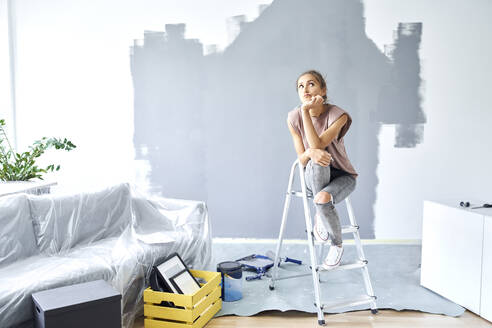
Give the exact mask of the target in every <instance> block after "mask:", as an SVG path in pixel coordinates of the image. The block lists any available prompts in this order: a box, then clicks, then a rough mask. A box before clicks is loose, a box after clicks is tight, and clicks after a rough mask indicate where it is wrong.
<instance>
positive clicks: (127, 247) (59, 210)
mask: <svg viewBox="0 0 492 328" xmlns="http://www.w3.org/2000/svg"><path fill="white" fill-rule="evenodd" d="M173 252H177V253H178V254H180V256H181V257H182V258H183V260H184V261H185V262H186V264H187V265H189V266H190V267H192V268H197V269H202V268H205V267H206V266H207V265H208V264H209V262H210V260H211V232H210V222H209V219H208V213H207V208H206V205H205V203H203V202H199V201H189V200H177V199H168V198H162V197H153V198H147V197H144V196H143V195H141V194H139V193H138V191H136V190H135V188H133V187H131V186H130V185H128V184H121V185H117V186H114V187H111V188H107V189H105V190H101V191H98V192H92V193H80V194H72V195H58V194H53V195H42V196H35V195H26V194H18V195H12V196H7V197H0V326H1V327H11V326H17V325H22V326H30V325H31V324H32V313H33V308H32V301H31V294H32V293H34V292H37V291H41V290H46V289H51V288H56V287H61V286H67V285H72V284H76V283H81V282H87V281H92V280H97V279H104V280H106V281H108V282H109V283H110V284H111V285H112V286H113V287H114V288H116V289H117V290H118V291H119V292H120V293H121V294H122V296H123V297H122V324H123V326H124V327H132V325H133V321H134V319H135V316H137V315H140V314H142V308H143V307H142V305H143V304H142V293H143V290H144V289H145V288H146V287H147V285H148V283H147V282H148V277H149V275H150V270H151V268H152V265H154V264H155V263H156V262H159V261H162V260H163V259H164V258H166V257H167V256H168V255H170V254H171V253H173Z"/></svg>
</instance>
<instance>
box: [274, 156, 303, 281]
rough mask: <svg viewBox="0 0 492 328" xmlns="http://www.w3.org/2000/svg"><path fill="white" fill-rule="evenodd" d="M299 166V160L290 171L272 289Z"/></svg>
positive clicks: (276, 275)
mask: <svg viewBox="0 0 492 328" xmlns="http://www.w3.org/2000/svg"><path fill="white" fill-rule="evenodd" d="M298 164H299V160H296V161H295V162H294V164H292V167H291V169H290V176H289V183H288V185H287V192H286V194H285V202H284V210H283V213H282V223H281V224H280V233H279V235H278V241H277V249H276V251H275V259H274V262H273V263H274V266H273V273H272V278H271V279H270V289H273V288H274V284H275V280H277V277H278V265H275V264H276V263H279V259H280V249H281V247H282V240H283V236H284V231H285V225H286V222H287V216H288V213H289V207H290V199H291V197H292V194H291V190H292V184H293V182H294V172H295V169H296V166H297V165H298Z"/></svg>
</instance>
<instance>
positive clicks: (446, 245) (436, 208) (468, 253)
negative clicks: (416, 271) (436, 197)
mask: <svg viewBox="0 0 492 328" xmlns="http://www.w3.org/2000/svg"><path fill="white" fill-rule="evenodd" d="M422 229H423V231H422V270H421V279H420V283H421V285H422V286H424V287H426V288H428V289H430V290H433V291H434V292H436V293H438V294H440V295H442V296H444V297H446V298H448V299H449V300H451V301H453V302H455V303H457V304H460V305H461V306H463V307H465V308H467V309H468V310H470V311H472V312H475V313H476V314H479V315H481V316H482V317H484V318H486V319H488V320H492V209H477V210H470V209H464V208H460V207H459V206H458V202H455V203H451V202H449V203H447V204H446V203H437V202H432V201H424V217H423V224H422Z"/></svg>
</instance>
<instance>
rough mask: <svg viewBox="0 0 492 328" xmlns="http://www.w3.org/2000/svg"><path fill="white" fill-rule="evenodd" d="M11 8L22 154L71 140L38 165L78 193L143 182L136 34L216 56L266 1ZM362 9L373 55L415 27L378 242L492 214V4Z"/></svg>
mask: <svg viewBox="0 0 492 328" xmlns="http://www.w3.org/2000/svg"><path fill="white" fill-rule="evenodd" d="M5 3H6V0H1V1H0V5H1V6H0V8H1V9H2V10H1V11H0V12H1V13H2V14H1V16H0V18H1V19H2V20H0V23H1V24H2V25H1V27H2V31H1V33H0V42H2V43H1V44H2V45H3V44H5V43H4V40H5V37H6V31H5V30H4V27H5V26H6V25H5V24H4V23H5V20H4V11H3V9H4V8H6V6H5ZM15 3H16V12H17V15H18V17H17V24H18V26H17V37H18V39H17V43H18V49H17V52H18V58H17V61H18V72H17V73H18V75H17V76H18V83H19V86H18V114H17V118H18V129H19V130H18V135H19V146H20V147H21V148H22V147H26V146H27V145H28V144H30V143H31V142H32V141H33V140H35V139H37V138H40V137H42V136H66V137H70V139H72V141H74V142H75V143H76V144H77V145H78V146H79V148H78V150H77V151H76V152H73V153H59V152H58V153H51V154H48V156H47V158H46V159H45V161H46V162H47V163H48V162H49V160H53V161H55V162H56V163H60V164H61V165H62V170H61V171H60V172H59V173H58V174H57V176H56V179H57V180H58V181H59V182H60V184H62V185H63V186H64V187H65V188H70V187H72V188H74V189H75V188H84V187H89V186H94V185H103V184H108V183H113V182H118V181H121V180H125V181H131V182H140V183H144V182H145V181H144V180H145V167H144V165H143V164H142V163H136V162H135V161H133V158H134V153H133V152H134V150H133V145H132V134H133V131H132V129H133V122H132V119H133V117H132V115H133V112H132V110H133V94H132V93H133V90H132V83H131V76H130V69H129V55H128V51H129V47H130V46H131V41H132V40H133V39H139V38H142V36H143V35H142V33H143V31H144V30H159V31H162V30H164V24H166V23H178V22H184V23H186V24H187V31H188V32H187V34H186V37H188V38H199V39H200V40H201V41H202V42H203V43H204V44H205V45H207V44H212V43H216V44H219V46H220V47H222V48H223V47H225V46H226V45H227V32H226V19H227V18H228V17H230V16H234V15H239V14H246V15H248V17H249V18H250V19H252V18H254V17H255V16H256V15H257V6H258V4H260V3H262V4H263V3H269V1H241V2H237V1H235V2H230V1H222V0H215V1H213V2H212V1H207V2H195V1H191V0H190V1H180V2H177V1H151V0H146V1H138V2H137V1H112V0H107V1H84V2H77V1H61V0H50V1H43V2H39V1H34V0H18V1H15ZM364 5H365V17H366V32H367V35H368V37H369V38H371V39H372V40H374V42H375V43H376V44H377V45H378V46H379V47H380V48H381V49H382V48H383V45H384V44H388V43H391V42H392V34H391V32H390V31H392V30H393V29H395V28H396V26H397V24H398V22H422V23H423V34H422V37H423V38H422V43H421V49H420V55H421V64H422V72H421V77H422V80H423V81H424V84H423V88H422V95H423V108H424V111H425V113H426V116H427V123H426V124H425V132H424V141H423V143H422V144H420V145H418V146H417V147H416V148H410V149H402V148H394V147H393V141H394V127H392V126H384V127H383V128H382V132H381V134H380V138H379V141H380V148H379V167H378V177H379V186H378V189H377V195H378V197H377V201H376V203H375V205H374V206H375V212H376V225H375V233H376V237H377V238H412V239H413V238H420V236H421V226H422V225H421V223H422V222H421V218H422V201H423V200H424V199H440V198H456V199H463V200H465V199H466V200H476V201H489V202H492V188H491V186H492V175H491V174H490V173H489V171H488V170H489V168H491V167H492V152H491V151H490V149H491V148H492V147H491V146H492V141H491V140H492V138H491V137H490V135H489V132H488V131H489V126H490V124H491V123H492V106H491V105H492V101H491V100H490V98H489V97H488V94H487V93H486V92H487V91H490V90H491V89H492V88H491V87H492V63H491V62H490V58H492V44H491V42H490V41H488V39H489V38H490V35H489V34H490V31H491V29H492V24H491V23H490V18H489V16H490V13H491V12H492V2H490V1H488V0H476V1H473V2H466V1H444V0H436V1H424V0H416V1H410V0H406V1H398V2H395V1H392V0H365V1H364ZM196 6H202V7H201V8H198V9H197V7H196ZM217 8H219V9H217ZM464 13H466V20H465V18H464V17H465V16H464ZM109 18H111V19H109ZM4 53H5V51H4V48H2V50H1V52H0V56H3V57H0V72H1V73H2V74H1V76H0V89H1V95H2V98H1V99H0V106H2V110H1V113H2V116H3V115H4V109H5V107H4V106H8V99H6V98H5V96H4V95H7V96H8V92H6V86H5V82H4V80H5V75H4V74H3V72H5V67H4V63H5V54H4ZM4 104H7V105H4ZM6 115H7V116H8V114H6ZM108 127H109V129H108Z"/></svg>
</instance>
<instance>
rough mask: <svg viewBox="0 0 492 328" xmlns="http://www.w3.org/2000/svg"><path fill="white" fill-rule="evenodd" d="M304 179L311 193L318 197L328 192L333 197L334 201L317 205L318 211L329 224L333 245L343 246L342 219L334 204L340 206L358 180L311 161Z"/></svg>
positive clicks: (345, 173) (343, 172) (340, 171)
mask: <svg viewBox="0 0 492 328" xmlns="http://www.w3.org/2000/svg"><path fill="white" fill-rule="evenodd" d="M304 177H305V179H306V187H307V189H308V191H309V192H311V193H312V194H313V197H314V196H316V194H317V193H319V192H320V191H326V192H327V193H329V194H330V195H331V197H332V200H331V201H330V202H328V203H325V204H317V203H315V204H314V205H315V206H316V211H317V212H318V214H319V215H320V216H321V219H322V220H324V221H325V222H327V223H328V225H326V224H325V226H327V228H329V229H328V232H329V233H330V238H331V242H332V244H333V245H337V246H338V245H341V244H342V228H341V226H340V218H339V217H338V213H337V211H336V209H335V206H334V204H338V203H339V202H341V201H342V200H344V199H345V197H347V196H348V195H350V193H351V192H352V191H354V189H355V184H356V180H355V178H354V177H353V176H351V175H350V174H348V173H347V172H345V171H342V170H339V169H336V168H334V167H332V166H326V167H325V166H321V165H319V164H316V163H314V162H313V161H312V160H310V161H309V162H308V163H307V165H306V168H305V171H304Z"/></svg>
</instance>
